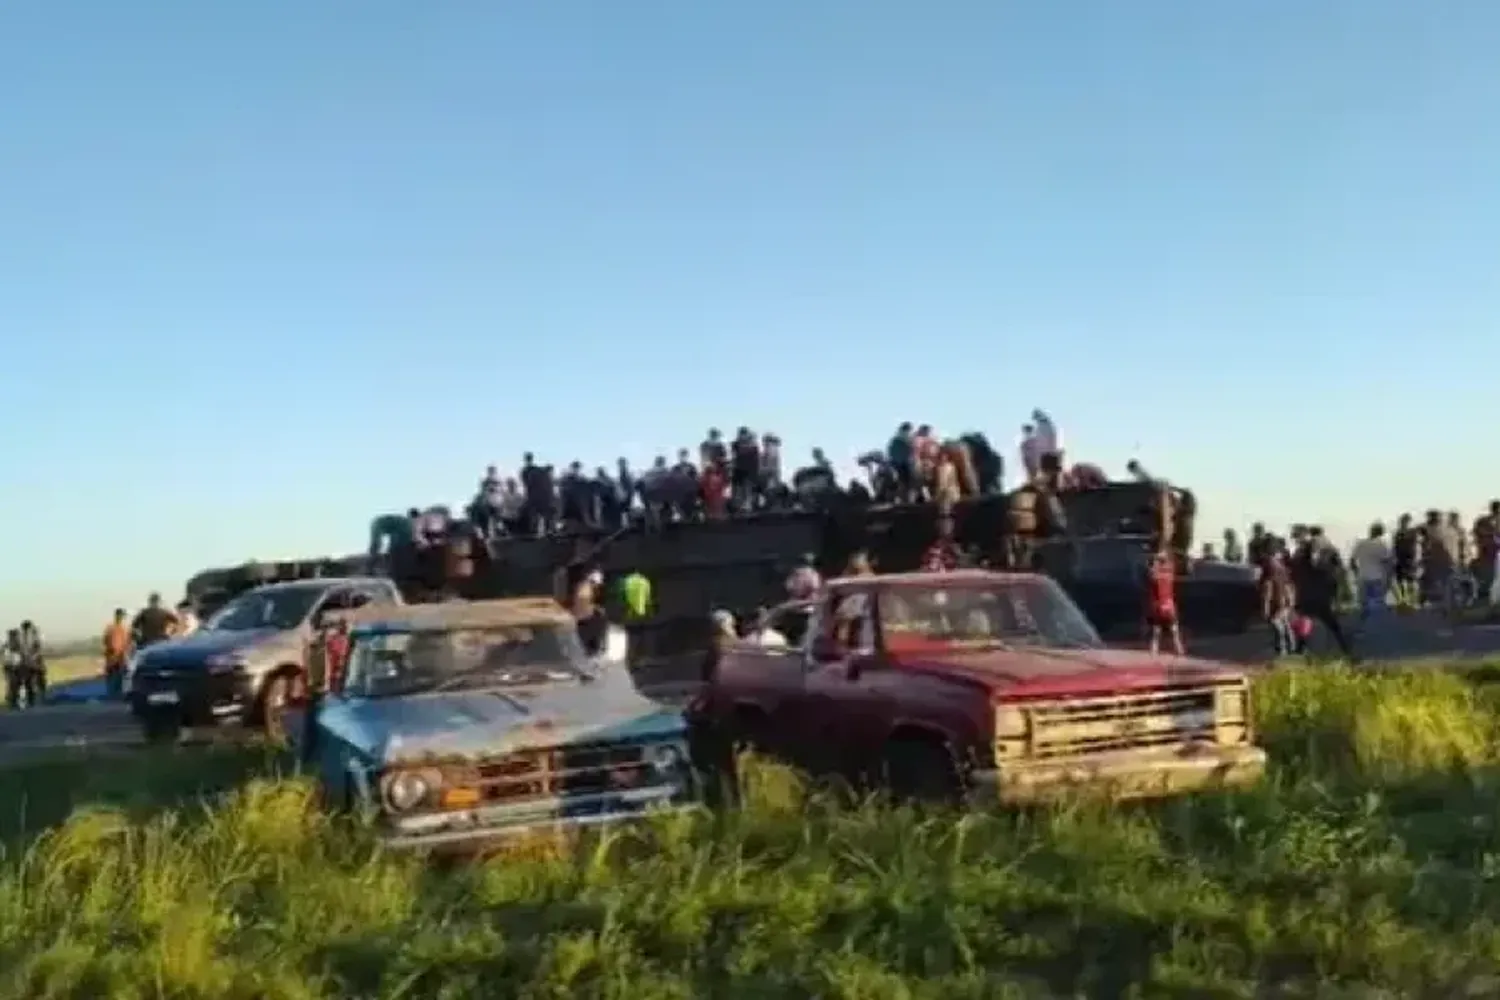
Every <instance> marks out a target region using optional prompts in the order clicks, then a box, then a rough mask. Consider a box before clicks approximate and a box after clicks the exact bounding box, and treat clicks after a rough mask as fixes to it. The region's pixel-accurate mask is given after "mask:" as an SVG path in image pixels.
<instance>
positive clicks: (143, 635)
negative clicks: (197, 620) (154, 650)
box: [130, 594, 177, 649]
mask: <svg viewBox="0 0 1500 1000" xmlns="http://www.w3.org/2000/svg"><path fill="white" fill-rule="evenodd" d="M176 628H177V616H176V615H174V614H172V612H171V611H169V610H167V609H166V608H164V607H163V606H162V603H161V595H160V594H152V595H150V596H149V597H147V598H146V606H145V607H144V608H142V609H141V610H140V611H139V612H137V613H136V616H135V620H134V621H132V622H131V623H130V634H131V638H132V639H133V640H134V644H135V648H136V649H145V648H146V647H147V646H149V645H151V644H152V643H154V642H161V641H162V640H163V639H168V638H170V637H171V635H172V633H173V631H174V630H175V629H176Z"/></svg>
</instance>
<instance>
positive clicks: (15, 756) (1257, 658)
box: [0, 614, 1500, 766]
mask: <svg viewBox="0 0 1500 1000" xmlns="http://www.w3.org/2000/svg"><path fill="white" fill-rule="evenodd" d="M1350 625H1351V627H1355V623H1353V622H1351V623H1350ZM1188 646H1189V651H1190V652H1192V653H1195V654H1197V655H1202V656H1208V657H1213V658H1217V659H1224V660H1231V661H1234V662H1238V663H1246V664H1254V663H1263V662H1265V661H1266V659H1267V657H1268V655H1269V652H1270V649H1271V642H1270V638H1269V636H1268V635H1265V634H1262V633H1259V632H1256V633H1251V634H1249V635H1243V636H1230V637H1218V638H1203V639H1200V640H1194V638H1193V637H1192V636H1188ZM1331 647H1332V643H1331V641H1330V640H1329V639H1328V638H1327V636H1325V635H1322V634H1317V635H1315V637H1314V651H1315V652H1317V651H1320V650H1328V649H1331ZM1356 651H1357V652H1358V653H1359V654H1360V657H1361V659H1362V661H1363V662H1366V663H1370V664H1379V663H1381V662H1389V661H1392V660H1407V659H1422V658H1427V657H1433V658H1439V657H1440V658H1444V659H1484V658H1490V657H1495V658H1500V625H1470V626H1461V627H1458V628H1448V627H1446V626H1445V625H1444V624H1443V623H1442V622H1441V621H1440V620H1439V619H1438V618H1436V617H1435V616H1429V615H1425V614H1412V615H1394V614H1392V615H1390V616H1387V617H1386V618H1384V619H1383V620H1381V621H1378V622H1376V623H1373V624H1371V625H1370V626H1368V627H1367V628H1364V629H1362V630H1357V637H1356ZM645 691H646V693H647V694H648V695H649V696H652V697H656V698H658V700H661V701H663V702H666V703H680V702H681V700H682V699H683V697H684V695H683V690H682V686H681V685H680V684H675V685H670V686H661V685H658V686H653V687H650V688H647V689H645ZM190 738H192V739H195V740H203V741H208V742H221V741H224V740H226V739H228V740H232V739H234V738H235V731H234V730H227V731H223V732H221V733H218V734H201V733H200V734H191V736H190ZM139 743H140V738H139V734H138V733H137V731H136V728H135V726H134V725H133V724H132V722H131V719H130V716H129V714H128V713H127V712H126V711H125V709H124V708H123V707H122V706H120V705H118V704H102V703H91V704H90V703H86V704H74V705H48V706H44V707H42V708H38V709H33V710H31V711H26V712H4V711H0V766H4V765H7V764H14V763H15V762H17V761H18V760H23V759H30V758H33V757H34V756H35V755H36V754H38V753H41V754H50V753H55V752H57V751H58V750H63V749H66V748H69V747H76V748H79V749H89V750H93V749H101V748H110V747H115V748H124V747H132V746H137V745H139Z"/></svg>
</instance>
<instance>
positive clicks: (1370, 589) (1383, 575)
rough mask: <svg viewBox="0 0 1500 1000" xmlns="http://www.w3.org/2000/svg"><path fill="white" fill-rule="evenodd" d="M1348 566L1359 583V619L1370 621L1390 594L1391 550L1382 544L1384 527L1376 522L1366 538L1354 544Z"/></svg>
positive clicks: (1384, 543) (1388, 546)
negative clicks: (1352, 569) (1388, 593)
mask: <svg viewBox="0 0 1500 1000" xmlns="http://www.w3.org/2000/svg"><path fill="white" fill-rule="evenodd" d="M1350 562H1352V563H1354V572H1355V575H1356V576H1357V577H1358V579H1359V613H1360V617H1361V618H1369V617H1370V616H1371V615H1373V614H1375V613H1376V612H1377V611H1379V610H1381V609H1383V608H1384V607H1385V595H1386V593H1387V592H1388V591H1389V590H1390V579H1391V546H1390V543H1388V542H1387V541H1386V540H1385V525H1383V524H1381V523H1380V522H1379V521H1377V522H1375V523H1374V524H1372V525H1370V534H1369V537H1367V538H1362V539H1360V540H1359V542H1358V543H1356V544H1355V546H1354V552H1353V553H1352V555H1351V556H1350Z"/></svg>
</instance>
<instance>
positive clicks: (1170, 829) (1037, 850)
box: [0, 667, 1500, 1000]
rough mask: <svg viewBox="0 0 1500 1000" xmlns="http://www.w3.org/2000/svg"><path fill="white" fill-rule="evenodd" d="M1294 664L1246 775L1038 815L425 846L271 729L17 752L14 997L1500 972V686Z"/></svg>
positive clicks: (876, 994)
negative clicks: (461, 851) (496, 849)
mask: <svg viewBox="0 0 1500 1000" xmlns="http://www.w3.org/2000/svg"><path fill="white" fill-rule="evenodd" d="M1493 679H1494V678H1493V677H1492V675H1491V674H1490V673H1488V672H1486V671H1485V670H1483V669H1481V670H1477V671H1475V670H1470V671H1467V672H1465V673H1462V674H1460V673H1457V672H1445V671H1434V670H1412V671H1388V672H1380V673H1370V674H1361V673H1355V672H1352V671H1348V670H1345V669H1343V668H1339V667H1320V668H1282V669H1279V670H1277V671H1275V672H1272V673H1270V674H1268V675H1266V676H1265V677H1263V678H1262V679H1261V680H1260V681H1258V702H1257V714H1258V716H1259V725H1260V729H1261V736H1262V742H1263V743H1264V744H1265V745H1266V746H1267V748H1268V749H1269V750H1270V752H1271V754H1272V757H1273V760H1274V762H1275V764H1274V767H1273V771H1272V773H1271V774H1270V775H1269V776H1268V777H1267V779H1266V781H1265V782H1264V783H1263V785H1261V786H1260V787H1257V788H1255V789H1251V790H1247V791H1244V792H1238V793H1233V794H1216V795H1205V796H1199V797H1195V798H1191V799H1184V800H1180V801H1175V802H1168V803H1163V804H1159V805H1152V806H1136V807H1132V808H1125V809H1113V810H1111V809H1108V808H1105V807H1102V806H1098V805H1091V804H1084V803H1078V804H1073V805H1069V806H1065V807H1060V808H1054V809H1045V810H1036V811H1027V812H1020V813H1002V812H999V811H996V812H994V813H983V814H973V815H961V814H941V813H938V814H934V813H927V814H922V813H918V812H914V811H911V810H906V809H894V808H891V807H888V806H883V805H880V804H877V803H873V802H872V803H869V804H867V805H865V806H864V807H862V808H857V809H848V808H839V807H838V806H837V805H835V804H834V803H831V802H829V801H827V800H825V799H823V798H821V797H819V796H818V795H815V794H811V793H810V792H809V791H808V789H807V788H806V787H805V786H804V784H803V783H802V782H801V781H800V780H799V778H798V777H797V776H796V775H795V774H794V773H792V772H790V771H788V770H786V769H785V768H782V767H779V766H777V765H774V764H771V763H768V762H764V761H759V762H753V766H751V767H750V768H749V770H748V785H749V804H748V807H747V808H746V809H744V810H743V811H741V812H738V813H736V814H732V815H726V816H722V817H711V816H697V815H694V816H686V817H679V818H672V819H665V820H663V821H661V822H658V823H656V824H654V825H650V826H646V827H642V828H638V829H632V830H628V831H618V832H612V833H606V834H603V835H601V836H598V837H592V838H586V839H584V840H582V841H580V842H579V843H577V844H575V845H572V846H567V845H560V844H555V843H543V844H536V845H532V846H530V847H526V848H518V849H516V850H514V851H512V852H510V853H508V854H505V855H501V856H499V857H496V858H493V859H490V860H488V861H485V862H483V863H476V864H473V865H461V866H457V867H454V866H434V865H424V864H422V863H420V862H419V861H417V860H416V859H413V858H406V857H396V856H391V855H387V854H384V853H382V852H381V851H379V850H378V849H377V848H376V847H374V846H373V845H372V844H371V843H370V841H369V840H368V838H367V837H366V835H365V834H364V832H363V831H361V830H359V829H358V828H357V827H354V826H352V825H349V824H348V823H347V821H343V820H335V819H330V818H329V817H327V816H324V815H323V814H321V813H319V812H318V811H317V810H315V809H313V808H311V802H310V795H309V789H308V788H307V787H306V785H305V784H304V783H302V782H301V781H299V780H298V779H297V778H295V777H292V776H283V775H282V773H281V767H282V765H281V764H280V762H278V761H277V760H276V759H275V758H273V757H270V756H267V755H265V754H264V752H262V751H256V750H238V751H229V750H220V751H209V752H186V753H185V752H181V751H178V752H162V753H157V754H149V755H148V754H141V755H135V756H117V757H110V758H105V759H80V760H73V761H54V762H52V763H49V764H45V765H36V766H33V767H28V768H27V769H25V770H13V771H0V803H3V810H0V838H3V839H4V841H5V843H6V844H7V845H8V846H7V848H6V851H5V853H4V855H3V857H0V995H3V996H17V997H28V998H37V1000H41V998H63V997H68V998H73V997H79V998H82V997H88V998H97V997H111V998H118V1000H129V998H136V997H139V998H146V997H165V996H170V997H182V998H199V997H201V998H216V1000H218V998H222V1000H237V998H244V1000H252V998H253V1000H282V998H285V1000H304V998H308V1000H310V998H315V997H316V998H322V997H329V998H333V997H383V998H397V997H453V998H457V997H473V996H495V997H500V996H515V997H537V998H550V997H559V998H561V997H620V998H625V997H630V998H632V1000H648V998H702V997H753V998H777V997H788V998H793V997H795V998H807V997H826V998H848V1000H880V998H907V997H911V998H925V997H932V998H938V997H942V998H945V1000H952V998H967V997H973V998H980V997H983V998H994V997H1017V998H1027V1000H1032V998H1044V997H1072V996H1087V997H1113V996H1144V997H1183V998H1188V997H1191V998H1210V997H1249V996H1260V997H1264V996H1287V997H1298V996H1307V997H1312V996H1319V997H1433V998H1438V997H1441V998H1460V997H1465V996H1493V995H1497V994H1500V977H1497V974H1500V830H1497V824H1500V780H1497V770H1496V766H1497V764H1500V742H1497V737H1500V686H1495V687H1493V688H1492V686H1491V682H1492V680H1493Z"/></svg>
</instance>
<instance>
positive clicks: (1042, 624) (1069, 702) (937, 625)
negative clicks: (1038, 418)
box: [694, 571, 1266, 802]
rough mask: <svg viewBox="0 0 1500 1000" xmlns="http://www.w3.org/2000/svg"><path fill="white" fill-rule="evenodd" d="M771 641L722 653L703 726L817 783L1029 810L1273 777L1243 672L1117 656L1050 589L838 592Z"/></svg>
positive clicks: (933, 579) (832, 586) (939, 577)
mask: <svg viewBox="0 0 1500 1000" xmlns="http://www.w3.org/2000/svg"><path fill="white" fill-rule="evenodd" d="M770 627H771V629H772V630H774V633H775V634H773V635H771V636H770V637H769V639H768V638H767V637H766V636H764V635H759V636H754V637H751V638H749V639H746V640H742V641H740V642H735V643H731V644H730V645H729V646H728V647H727V648H726V649H724V650H723V652H722V655H721V656H720V658H719V660H718V663H717V666H716V668H715V670H714V671H713V675H712V677H711V678H710V679H709V681H708V684H707V686H706V688H705V690H704V692H703V694H702V695H701V697H700V698H699V699H698V701H697V703H696V708H695V710H694V714H695V715H696V716H697V720H696V721H697V722H698V723H699V724H700V725H704V726H705V727H707V728H709V729H712V730H716V731H718V732H720V733H724V734H728V735H730V737H731V738H732V739H734V740H736V741H746V742H750V743H752V744H754V745H757V746H759V747H760V748H762V749H764V750H766V751H767V752H769V753H771V754H773V755H776V756H779V757H782V758H784V759H787V760H790V761H792V762H793V763H796V764H798V765H801V766H803V767H805V768H807V769H808V770H810V771H813V772H814V773H833V774H840V775H843V776H846V777H850V778H852V779H855V780H858V781H863V782H869V781H874V782H878V783H883V784H887V785H889V786H890V787H891V789H892V790H893V791H894V792H896V793H897V794H898V795H902V796H903V797H913V798H930V799H948V800H957V799H960V798H963V797H968V798H970V799H979V800H984V799H989V800H995V799H998V800H1001V801H1010V802H1024V801H1034V800H1037V799H1042V798H1047V797H1050V796H1053V795H1056V794H1057V793H1058V792H1059V791H1062V790H1067V789H1077V788H1079V787H1080V786H1082V787H1084V788H1086V789H1090V790H1097V791H1100V792H1104V793H1106V794H1108V795H1111V796H1115V797H1122V798H1129V797H1143V796H1157V795H1170V794H1174V793H1178V792H1183V791H1188V790H1192V789H1197V788H1204V787H1219V786H1227V785H1238V784H1244V783H1248V782H1251V781H1254V780H1255V779H1257V778H1258V777H1259V776H1260V774H1261V773H1262V771H1263V770H1264V767H1265V760H1266V758H1265V753H1264V751H1262V750H1261V749H1260V748H1258V747H1256V746H1255V745H1254V742H1253V732H1252V728H1251V713H1250V691H1249V687H1248V684H1247V680H1246V676H1245V674H1244V673H1243V672H1242V671H1240V670H1237V669H1235V668H1232V667H1230V666H1227V665H1223V664H1218V663H1212V662H1207V661H1203V660H1196V659H1192V658H1188V657H1175V656H1160V655H1152V654H1149V653H1145V652H1136V651H1127V650H1115V649H1108V648H1106V647H1105V646H1104V644H1103V643H1102V642H1101V641H1100V639H1099V636H1098V634H1097V633H1096V632H1095V631H1094V629H1093V627H1092V626H1091V625H1090V624H1089V622H1088V620H1087V619H1086V618H1085V617H1084V615H1083V614H1082V612H1080V611H1079V610H1078V608H1077V606H1076V605H1074V603H1073V602H1072V600H1071V599H1070V598H1069V597H1068V596H1067V594H1066V593H1064V592H1063V590H1062V589H1061V588H1060V587H1058V586H1057V584H1056V583H1054V582H1053V581H1052V580H1051V579H1050V578H1048V577H1046V576H1042V575H1038V574H1029V573H990V572H985V571H953V572H942V573H911V574H892V575H885V576H857V577H847V578H843V579H836V580H831V581H829V582H828V583H827V584H826V586H825V587H824V588H823V589H822V591H821V592H820V593H819V594H818V595H817V597H816V598H815V599H813V600H811V601H802V602H793V603H791V604H787V605H783V606H781V607H779V608H777V609H775V611H774V612H773V613H772V615H771V618H770ZM782 639H785V640H786V641H785V642H784V643H781V642H780V641H779V640H782Z"/></svg>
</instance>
